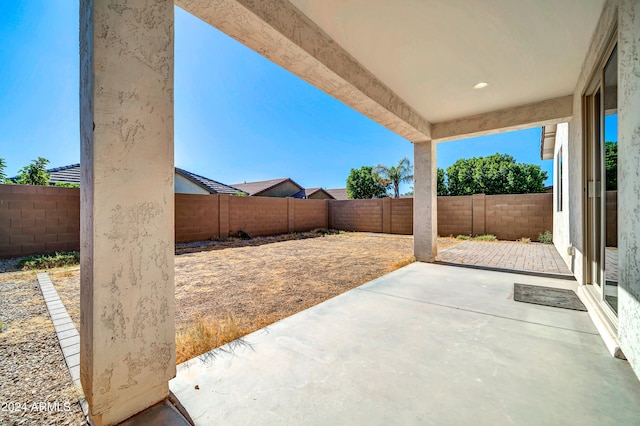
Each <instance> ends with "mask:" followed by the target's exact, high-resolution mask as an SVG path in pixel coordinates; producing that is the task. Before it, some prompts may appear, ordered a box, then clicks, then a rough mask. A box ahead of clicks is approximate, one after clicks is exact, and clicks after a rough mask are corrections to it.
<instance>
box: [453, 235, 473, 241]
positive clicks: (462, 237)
mask: <svg viewBox="0 0 640 426" xmlns="http://www.w3.org/2000/svg"><path fill="white" fill-rule="evenodd" d="M456 238H457V239H458V240H470V239H471V237H470V236H468V235H458V236H457V237H456Z"/></svg>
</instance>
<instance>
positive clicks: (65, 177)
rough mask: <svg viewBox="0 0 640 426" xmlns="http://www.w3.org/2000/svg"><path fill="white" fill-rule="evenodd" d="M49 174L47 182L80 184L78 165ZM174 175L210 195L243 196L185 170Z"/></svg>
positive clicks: (216, 182) (50, 171) (55, 170)
mask: <svg viewBox="0 0 640 426" xmlns="http://www.w3.org/2000/svg"><path fill="white" fill-rule="evenodd" d="M47 173H49V182H51V183H56V182H62V183H76V184H80V164H71V165H70V166H64V167H56V168H55V169H49V170H47ZM176 173H178V174H179V175H180V176H182V177H184V178H185V179H188V180H189V181H191V182H193V183H194V184H196V185H198V186H200V187H201V188H203V189H205V190H206V191H208V192H209V193H211V194H243V191H241V190H239V189H237V188H234V187H232V186H229V185H225V184H223V183H220V182H218V181H215V180H213V179H209V178H206V177H204V176H200V175H197V174H195V173H191V172H189V171H187V170H184V169H180V168H178V167H176Z"/></svg>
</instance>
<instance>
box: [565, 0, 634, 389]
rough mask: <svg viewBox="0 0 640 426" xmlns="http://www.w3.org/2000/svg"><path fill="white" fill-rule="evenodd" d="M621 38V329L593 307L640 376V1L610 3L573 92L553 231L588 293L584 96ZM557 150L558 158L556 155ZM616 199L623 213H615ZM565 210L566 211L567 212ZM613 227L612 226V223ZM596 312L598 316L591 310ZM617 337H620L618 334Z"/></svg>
mask: <svg viewBox="0 0 640 426" xmlns="http://www.w3.org/2000/svg"><path fill="white" fill-rule="evenodd" d="M616 28H617V39H618V58H619V59H618V79H619V81H618V119H619V123H618V192H617V193H613V192H610V193H608V194H607V204H608V206H607V207H608V214H609V215H613V214H616V213H617V215H618V220H619V222H618V229H617V231H618V240H619V241H618V246H619V247H618V250H619V259H620V260H619V265H618V274H619V283H618V321H617V330H616V328H615V327H612V326H611V325H609V324H608V323H607V322H608V321H607V320H606V315H604V314H603V313H602V311H601V309H600V308H599V307H598V306H596V307H595V308H593V309H590V313H591V314H592V318H593V319H594V322H595V323H596V326H597V327H598V329H599V331H600V333H601V334H602V336H603V339H604V340H605V342H607V346H608V347H609V348H610V350H612V347H614V346H615V345H617V344H618V343H619V345H620V349H621V350H622V352H623V353H624V355H625V357H626V358H627V359H628V360H629V363H630V365H631V366H632V368H633V369H634V371H635V373H636V375H638V376H639V377H640V267H638V253H640V250H639V248H640V247H638V245H639V243H638V241H640V215H639V214H638V211H640V176H639V175H638V173H637V169H638V164H640V77H639V76H640V64H639V63H638V58H637V52H638V51H639V50H640V2H638V1H637V0H608V1H607V3H606V4H605V7H604V9H603V12H602V15H601V17H600V21H599V23H598V26H597V28H596V30H595V33H594V36H593V38H592V44H591V46H590V48H589V51H588V53H587V56H586V58H585V60H584V63H583V66H582V70H581V74H580V77H579V79H578V83H577V85H576V89H575V91H574V107H573V111H574V114H573V119H572V121H571V122H570V123H569V125H568V138H567V139H568V140H567V141H566V143H563V144H562V145H563V146H564V145H566V146H567V147H566V148H564V147H563V156H564V162H565V163H566V164H567V169H566V170H565V172H568V173H566V175H567V180H566V181H565V183H566V184H567V186H566V189H565V190H566V192H565V194H566V202H565V203H566V204H565V205H564V206H563V212H562V213H561V214H556V217H557V218H558V219H559V221H557V222H556V228H555V229H554V240H555V244H556V246H557V247H558V251H559V252H560V254H561V255H562V256H563V257H564V258H565V261H567V264H568V265H569V267H570V268H571V270H572V271H573V273H574V275H575V276H576V279H577V280H578V282H579V283H580V285H581V288H579V292H582V293H581V294H583V295H587V294H586V293H585V292H588V290H584V291H583V289H587V288H588V286H586V284H588V283H587V282H586V277H585V256H586V249H587V247H586V241H585V217H584V202H585V199H584V197H585V192H584V174H583V172H584V154H585V152H584V137H585V135H584V131H583V128H584V117H583V113H582V111H583V103H584V98H583V94H584V93H585V92H586V90H587V87H588V85H589V83H590V82H591V79H592V78H593V75H594V73H595V72H596V70H597V69H598V67H599V65H600V61H601V60H602V58H603V56H604V53H605V49H606V47H607V45H608V43H609V40H610V37H611V35H612V34H613V33H614V31H616ZM557 152H558V151H557V150H556V155H557ZM614 197H615V198H616V199H617V202H618V205H617V209H618V211H617V212H616V213H614V212H613V210H612V203H613V199H614ZM565 208H566V209H565ZM607 225H608V226H610V227H611V226H612V224H611V223H609V224H607ZM568 245H573V246H574V247H575V255H574V256H573V257H568V256H567V254H566V247H567V246H568ZM592 311H593V312H592ZM616 333H617V336H616V335H615V334H616Z"/></svg>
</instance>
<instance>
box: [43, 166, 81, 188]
mask: <svg viewBox="0 0 640 426" xmlns="http://www.w3.org/2000/svg"><path fill="white" fill-rule="evenodd" d="M47 173H49V182H50V183H58V182H60V183H75V184H78V185H80V164H72V165H70V166H64V167H56V168H55V169H49V170H47Z"/></svg>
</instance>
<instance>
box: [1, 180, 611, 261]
mask: <svg viewBox="0 0 640 426" xmlns="http://www.w3.org/2000/svg"><path fill="white" fill-rule="evenodd" d="M613 197H615V194H611V195H608V199H614V198H613ZM552 209H553V194H522V195H482V194H480V195H473V196H466V197H438V234H440V235H442V236H448V235H454V236H455V235H460V234H465V235H471V234H494V235H496V236H497V237H498V238H500V239H505V240H515V239H518V238H521V237H528V238H531V239H537V236H538V233H540V232H544V231H545V230H552V229H553V222H552V221H553V211H552ZM316 228H332V229H338V230H345V231H359V232H380V233H388V234H404V235H411V234H412V233H413V199H411V198H400V199H391V198H383V199H378V200H346V201H338V200H300V199H294V198H268V197H236V196H230V195H226V194H216V195H191V194H176V195H175V238H176V242H191V241H201V240H208V239H218V238H224V237H227V236H229V235H233V234H235V233H237V232H238V231H244V232H246V233H248V234H249V235H251V236H265V235H275V234H282V233H288V232H302V231H309V230H312V229H316ZM79 248H80V192H79V190H78V189H77V188H56V187H43V186H28V185H0V257H16V256H26V255H29V254H35V253H46V252H53V251H63V250H79Z"/></svg>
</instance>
